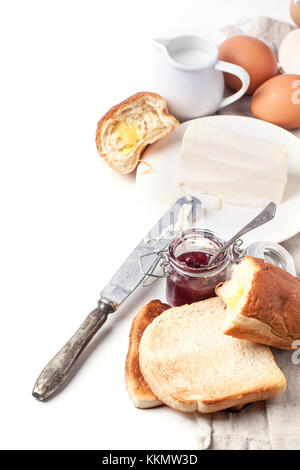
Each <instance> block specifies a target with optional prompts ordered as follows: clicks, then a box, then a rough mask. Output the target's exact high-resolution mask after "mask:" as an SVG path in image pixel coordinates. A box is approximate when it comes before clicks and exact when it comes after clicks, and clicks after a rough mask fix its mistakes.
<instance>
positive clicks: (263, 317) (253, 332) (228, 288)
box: [216, 256, 300, 349]
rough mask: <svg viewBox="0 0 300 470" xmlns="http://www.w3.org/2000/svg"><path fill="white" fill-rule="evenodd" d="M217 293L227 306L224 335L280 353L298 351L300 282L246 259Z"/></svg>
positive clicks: (268, 264) (255, 259)
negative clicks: (281, 351)
mask: <svg viewBox="0 0 300 470" xmlns="http://www.w3.org/2000/svg"><path fill="white" fill-rule="evenodd" d="M216 293H217V295H218V296H219V297H220V298H221V299H222V300H223V302H225V304H226V305H227V316H226V320H225V322H224V332H225V334H226V335H230V336H233V337H235V338H240V339H246V340H248V341H254V342H257V343H262V344H268V345H270V346H274V347H276V348H279V349H297V348H299V344H300V279H299V278H297V277H295V276H292V275H291V274H289V273H287V272H286V271H284V270H283V269H280V268H278V267H277V266H274V265H273V264H270V263H266V262H265V261H264V260H262V259H259V258H251V257H250V256H245V258H244V259H243V261H242V262H241V263H240V264H238V265H237V266H236V267H235V268H234V270H233V274H232V277H231V279H230V280H229V281H227V282H225V283H224V284H222V285H220V286H218V287H217V288H216Z"/></svg>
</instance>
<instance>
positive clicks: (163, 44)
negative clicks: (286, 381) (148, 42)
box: [153, 38, 171, 48]
mask: <svg viewBox="0 0 300 470" xmlns="http://www.w3.org/2000/svg"><path fill="white" fill-rule="evenodd" d="M153 41H154V43H155V44H156V45H158V46H160V47H163V48H167V47H168V45H169V44H170V42H171V40H170V39H164V38H158V39H154V40H153Z"/></svg>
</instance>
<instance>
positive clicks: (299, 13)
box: [290, 0, 300, 28]
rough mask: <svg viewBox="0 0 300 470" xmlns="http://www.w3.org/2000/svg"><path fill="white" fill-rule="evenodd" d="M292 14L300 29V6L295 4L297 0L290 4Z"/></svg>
mask: <svg viewBox="0 0 300 470" xmlns="http://www.w3.org/2000/svg"><path fill="white" fill-rule="evenodd" d="M290 14H291V17H292V19H293V20H294V22H295V23H296V25H297V26H299V28H300V5H298V4H297V3H295V0H292V1H291V3H290Z"/></svg>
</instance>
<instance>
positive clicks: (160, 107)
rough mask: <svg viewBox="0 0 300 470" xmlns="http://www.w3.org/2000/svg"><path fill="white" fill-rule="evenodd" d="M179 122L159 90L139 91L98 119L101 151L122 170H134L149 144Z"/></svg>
mask: <svg viewBox="0 0 300 470" xmlns="http://www.w3.org/2000/svg"><path fill="white" fill-rule="evenodd" d="M176 126H179V122H178V121H177V119H175V118H174V117H173V116H172V115H171V114H169V113H168V109H167V105H166V102H165V100H164V99H163V98H162V97H161V96H159V95H157V94H156V93H149V92H140V93H136V94H135V95H133V96H130V97H129V98H127V99H126V100H125V101H123V102H122V103H120V104H118V105H116V106H114V107H113V108H111V109H110V110H109V111H108V112H107V113H106V114H105V115H104V116H103V118H102V119H100V121H99V122H98V126H97V131H96V145H97V150H98V153H99V155H100V156H101V157H102V158H103V160H104V161H105V163H107V164H108V165H109V166H110V167H111V168H113V169H114V170H116V171H118V172H119V173H123V174H127V173H130V172H132V171H133V170H134V169H135V168H136V166H137V164H138V162H139V160H140V158H141V155H142V153H143V151H144V149H145V148H146V147H147V145H149V144H152V143H153V142H156V141H157V140H159V139H161V138H162V137H165V136H166V135H168V134H170V133H171V132H172V131H173V129H174V128H175V127H176Z"/></svg>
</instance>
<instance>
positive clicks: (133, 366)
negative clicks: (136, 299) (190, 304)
mask: <svg viewBox="0 0 300 470" xmlns="http://www.w3.org/2000/svg"><path fill="white" fill-rule="evenodd" d="M168 308H170V306H169V305H167V304H163V303H162V302H161V301H160V300H151V302H149V303H148V304H147V305H145V306H144V307H143V308H142V309H141V310H140V311H139V312H138V314H137V315H136V317H135V318H134V319H133V322H132V325H131V331H130V336H129V348H128V353H127V357H126V364H125V381H126V387H127V391H128V394H129V397H130V399H131V400H132V402H133V404H134V406H136V407H137V408H154V407H155V406H159V405H163V403H162V402H161V401H160V400H159V399H158V398H157V397H156V396H155V395H154V393H152V391H151V390H150V388H149V387H148V385H147V383H146V382H145V379H144V377H143V376H142V373H141V370H140V365H139V345H140V339H141V337H142V334H143V332H144V330H145V329H146V328H147V326H148V325H149V324H150V323H151V322H152V320H153V319H154V318H156V317H157V316H158V315H160V314H161V313H162V312H164V311H165V310H167V309H168Z"/></svg>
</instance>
